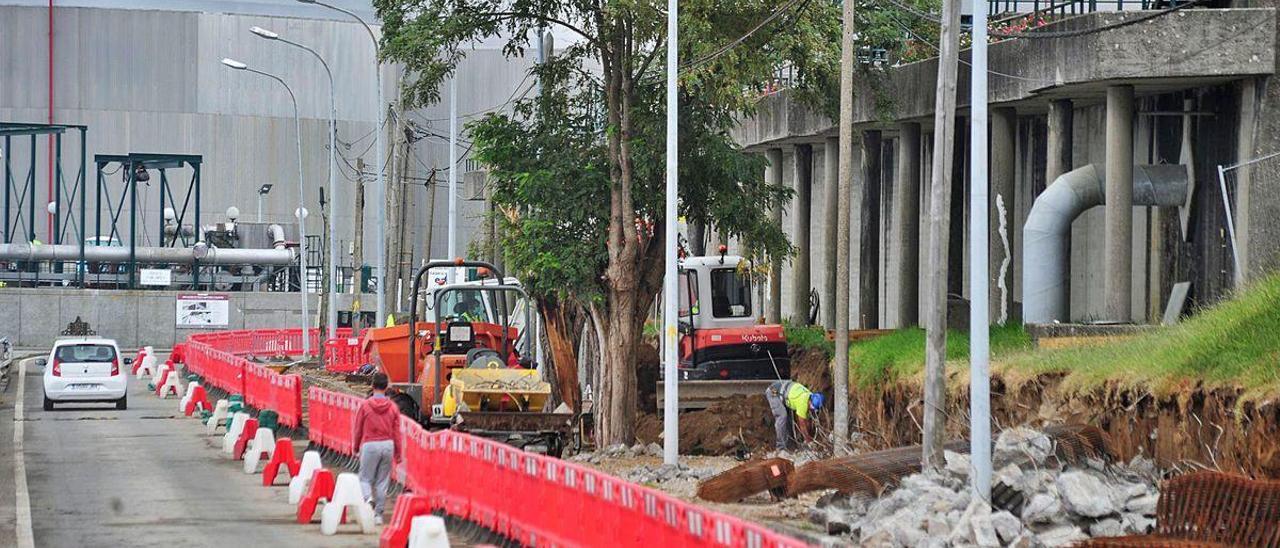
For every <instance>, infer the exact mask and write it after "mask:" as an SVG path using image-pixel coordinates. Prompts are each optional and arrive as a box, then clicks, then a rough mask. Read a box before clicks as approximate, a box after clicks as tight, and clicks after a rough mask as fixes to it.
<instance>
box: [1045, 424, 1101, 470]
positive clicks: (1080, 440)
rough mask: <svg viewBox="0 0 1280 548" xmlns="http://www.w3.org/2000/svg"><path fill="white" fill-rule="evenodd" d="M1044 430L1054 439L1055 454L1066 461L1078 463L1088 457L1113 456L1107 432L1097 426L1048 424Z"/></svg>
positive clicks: (1060, 459) (1062, 460)
mask: <svg viewBox="0 0 1280 548" xmlns="http://www.w3.org/2000/svg"><path fill="white" fill-rule="evenodd" d="M1042 432H1044V434H1045V435H1046V436H1049V439H1051V440H1053V442H1054V443H1053V450H1054V455H1055V456H1056V457H1057V458H1058V460H1059V461H1061V462H1064V463H1077V462H1081V461H1083V460H1084V459H1086V458H1094V459H1110V458H1111V457H1112V454H1111V449H1110V443H1109V442H1108V440H1107V434H1106V433H1105V432H1103V431H1102V429H1101V428H1098V427H1097V426H1092V425H1087V424H1062V425H1054V426H1046V427H1045V428H1044V429H1043V430H1042Z"/></svg>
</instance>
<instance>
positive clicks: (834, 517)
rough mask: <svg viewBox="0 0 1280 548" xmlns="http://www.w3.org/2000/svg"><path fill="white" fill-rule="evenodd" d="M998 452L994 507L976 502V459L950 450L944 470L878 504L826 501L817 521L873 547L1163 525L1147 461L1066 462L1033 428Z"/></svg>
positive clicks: (999, 542) (1017, 541)
mask: <svg viewBox="0 0 1280 548" xmlns="http://www.w3.org/2000/svg"><path fill="white" fill-rule="evenodd" d="M994 449H995V450H994V453H993V459H992V460H993V463H994V468H995V473H994V475H993V477H992V484H993V486H996V487H995V488H993V500H994V501H995V504H994V506H993V505H992V504H989V503H988V502H986V501H975V500H974V498H973V496H972V492H971V491H970V488H969V474H970V462H969V457H968V456H967V455H963V454H958V453H952V452H947V454H946V458H947V465H946V467H945V470H944V471H942V472H938V473H933V472H926V473H921V474H916V475H912V476H908V477H906V478H903V479H902V481H901V482H900V483H899V485H898V487H897V488H896V489H895V490H894V491H893V492H891V493H889V494H888V495H887V496H883V497H881V498H879V499H876V500H868V499H867V498H865V497H859V496H855V497H846V496H840V495H830V496H827V497H824V498H823V499H822V500H821V501H820V504H819V506H818V507H817V508H815V509H814V510H813V512H812V515H811V520H812V521H815V522H818V523H819V524H820V525H825V526H826V527H827V529H828V531H830V532H833V533H834V532H843V533H845V534H847V535H850V536H852V537H853V538H854V539H855V540H857V541H859V542H861V543H862V544H864V545H873V546H956V545H977V546H1016V547H1032V546H1066V545H1070V544H1072V543H1074V542H1076V541H1079V540H1083V539H1086V538H1090V537H1104V536H1117V535H1126V534H1141V533H1146V532H1149V531H1150V529H1151V528H1152V527H1153V526H1154V525H1155V519H1154V517H1155V513H1156V503H1157V500H1158V497H1159V494H1158V492H1157V490H1156V484H1157V482H1158V480H1159V474H1158V471H1157V470H1156V469H1155V466H1154V465H1153V463H1151V461H1149V460H1146V459H1142V458H1138V459H1135V460H1134V461H1133V462H1131V463H1129V464H1127V465H1109V464H1105V463H1103V462H1102V461H1100V460H1096V459H1086V460H1085V461H1084V462H1083V463H1082V464H1080V465H1071V466H1063V465H1062V464H1060V463H1059V462H1058V459H1056V458H1054V447H1053V442H1052V440H1051V439H1050V438H1049V437H1048V436H1046V435H1045V434H1043V433H1041V432H1038V431H1035V430H1031V429H1027V428H1015V429H1011V430H1006V431H1005V432H1003V433H1002V434H1001V435H1000V437H999V439H998V440H997V441H996V445H995V448H994Z"/></svg>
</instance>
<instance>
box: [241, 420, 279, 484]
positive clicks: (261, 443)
mask: <svg viewBox="0 0 1280 548" xmlns="http://www.w3.org/2000/svg"><path fill="white" fill-rule="evenodd" d="M275 450H276V435H275V433H274V432H272V431H271V429H270V428H259V429H258V431H257V432H254V433H253V439H252V440H249V447H248V448H246V449H245V450H244V473H246V474H257V473H258V463H259V462H261V459H262V457H263V456H264V455H265V456H266V457H267V460H271V455H272V454H273V453H275Z"/></svg>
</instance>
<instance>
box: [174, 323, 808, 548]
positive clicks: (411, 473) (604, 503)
mask: <svg viewBox="0 0 1280 548" xmlns="http://www.w3.org/2000/svg"><path fill="white" fill-rule="evenodd" d="M347 333H349V331H347ZM347 333H340V334H339V335H340V336H347ZM308 336H309V337H311V342H312V345H313V347H316V346H318V344H319V341H320V332H319V330H312V331H311V332H310V333H308ZM335 340H336V339H335ZM301 341H302V332H301V331H300V330H297V329H292V330H290V329H271V330H256V331H223V332H218V333H205V334H199V335H192V336H191V337H190V339H189V341H188V343H187V344H186V345H185V348H184V356H183V358H184V359H186V360H187V367H188V368H189V369H190V370H191V371H192V372H193V373H196V374H199V375H201V376H202V377H204V378H205V382H206V383H207V384H210V385H213V386H218V387H220V388H223V389H224V390H227V391H229V392H235V393H241V394H244V395H245V400H246V402H247V403H248V404H249V405H252V406H255V407H258V408H266V409H273V410H275V411H276V412H278V413H279V414H280V422H281V423H282V424H286V425H289V426H298V425H299V424H301V415H302V413H301V408H302V405H301V394H302V382H301V378H300V377H298V376H297V375H279V374H276V373H275V372H274V371H272V370H270V369H267V368H265V367H262V366H260V365H257V364H254V363H252V362H250V361H249V360H247V359H246V357H252V356H255V355H282V354H283V355H296V354H300V353H301ZM331 342H334V340H330V341H327V342H326V346H328V343H331ZM344 359H349V357H347V358H343V357H334V358H333V361H328V360H327V361H326V366H328V365H329V364H330V363H339V362H341V363H346V362H342V360H344ZM307 401H308V420H307V423H308V424H307V427H308V438H309V439H310V440H311V441H312V442H313V443H315V444H316V445H320V446H323V447H328V448H330V449H332V450H333V451H336V452H338V453H341V454H345V455H353V456H354V455H355V454H356V453H357V452H358V448H357V447H355V443H354V439H353V438H354V436H353V434H354V432H353V430H354V426H355V412H356V409H358V407H359V405H360V401H361V398H359V397H357V396H354V395H350V394H342V393H337V392H332V391H329V390H324V389H321V388H317V387H311V388H309V389H308V391H307ZM246 431H247V432H250V433H251V432H252V431H253V430H250V429H246ZM401 435H402V440H401V441H402V450H403V457H404V461H403V469H404V473H405V477H404V484H405V486H406V487H407V488H408V489H409V491H411V492H412V493H413V494H414V498H413V499H402V500H406V502H405V503H404V504H405V509H404V510H401V509H400V507H399V506H397V510H396V516H397V517H396V518H395V520H393V523H399V524H400V525H401V526H400V527H397V528H395V534H392V535H384V537H383V538H382V539H381V540H382V543H383V546H398V545H402V544H403V540H401V539H402V538H404V537H403V536H401V535H407V529H406V528H405V527H407V523H408V521H409V520H411V518H412V517H413V515H418V514H420V513H422V512H423V511H424V510H423V509H424V508H426V509H428V510H429V511H441V510H442V511H444V512H445V513H447V514H450V515H453V516H457V517H460V518H462V519H466V520H469V521H472V522H475V523H478V524H480V525H483V526H485V527H487V528H489V529H491V530H493V531H495V532H498V533H500V534H502V535H505V536H507V537H508V538H511V539H513V540H515V541H517V542H520V543H522V544H526V545H532V546H548V545H555V546H563V547H574V546H621V547H637V548H638V547H640V546H664V547H665V546H673V547H683V546H724V547H749V548H793V547H795V548H798V547H801V546H805V544H804V543H802V542H800V541H798V540H795V539H793V538H790V537H787V536H784V535H781V534H779V533H776V532H774V531H772V530H770V529H768V528H766V527H763V526H761V525H757V524H754V523H751V522H747V521H744V520H741V519H738V518H735V517H732V516H728V515H724V514H721V513H719V512H715V511H712V510H709V509H706V508H703V507H700V506H698V505H696V504H691V503H688V502H684V501H682V500H679V499H676V498H674V497H671V496H669V495H666V494H664V493H661V492H658V491H655V490H653V489H649V488H646V487H642V486H639V485H635V484H632V483H628V482H626V481H623V480H620V479H618V478H615V477H612V476H609V475H607V474H604V473H602V472H599V471H596V470H593V469H590V468H585V467H582V466H579V465H577V464H574V463H571V462H567V461H563V460H560V459H555V458H551V457H546V456H543V455H536V454H532V453H527V452H524V451H520V450H517V449H515V448H512V447H510V446H507V445H504V444H500V443H498V442H495V441H492V440H488V439H484V438H479V437H476V436H471V435H469V434H464V433H460V432H455V431H452V430H445V431H438V432H427V431H426V430H424V429H423V428H422V426H420V425H418V424H417V423H415V422H413V421H411V420H409V419H407V418H402V419H401ZM246 441H247V440H246ZM325 473H327V474H328V475H327V477H325ZM326 479H327V480H328V481H326ZM332 480H333V476H332V473H331V472H328V471H324V472H317V476H316V477H315V478H314V479H313V480H312V488H311V491H310V492H309V493H308V496H307V497H306V498H304V500H303V504H302V505H301V506H299V509H298V510H299V512H298V520H299V521H300V522H302V523H306V522H308V521H310V520H311V517H312V515H313V513H314V509H315V504H316V502H317V501H318V500H319V499H323V498H326V496H328V495H331V490H332V488H333V486H332V484H333V482H332ZM326 489H327V490H329V491H330V493H328V494H326V493H325V491H326ZM519 493H525V494H527V493H537V494H538V497H537V501H535V502H532V503H531V502H530V501H529V500H528V499H527V497H522V496H513V494H519ZM410 502H412V504H410ZM586 519H589V520H590V523H589V524H588V523H584V520H586ZM390 530H391V528H388V531H390Z"/></svg>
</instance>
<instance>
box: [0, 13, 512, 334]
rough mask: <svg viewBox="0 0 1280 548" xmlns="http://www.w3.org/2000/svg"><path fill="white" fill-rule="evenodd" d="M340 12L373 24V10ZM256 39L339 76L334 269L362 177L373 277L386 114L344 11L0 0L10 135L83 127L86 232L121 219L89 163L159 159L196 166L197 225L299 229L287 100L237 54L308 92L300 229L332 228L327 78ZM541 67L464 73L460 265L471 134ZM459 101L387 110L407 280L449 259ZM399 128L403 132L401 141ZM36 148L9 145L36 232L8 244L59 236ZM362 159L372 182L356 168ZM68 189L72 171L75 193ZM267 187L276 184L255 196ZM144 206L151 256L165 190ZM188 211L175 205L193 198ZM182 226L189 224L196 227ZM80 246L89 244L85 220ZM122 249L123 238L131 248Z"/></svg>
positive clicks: (46, 147)
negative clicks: (186, 159) (235, 220)
mask: <svg viewBox="0 0 1280 548" xmlns="http://www.w3.org/2000/svg"><path fill="white" fill-rule="evenodd" d="M333 3H334V4H335V5H337V6H339V7H342V8H344V9H348V10H350V11H352V12H354V13H356V14H357V15H359V16H360V17H362V18H364V19H365V20H366V21H369V22H370V23H376V16H375V14H374V13H373V9H372V5H371V2H369V1H367V0H346V1H336V2H333ZM253 26H259V27H263V28H266V29H269V30H271V31H274V32H277V33H279V34H280V35H281V36H282V37H286V38H288V39H290V40H292V41H295V42H298V43H300V44H304V45H307V46H309V47H312V48H313V49H315V50H316V51H317V52H318V53H319V54H320V55H322V56H323V57H324V58H325V59H326V61H327V62H328V64H329V65H330V67H331V68H332V70H333V73H334V86H335V89H336V93H335V96H336V111H337V141H338V144H337V150H338V152H339V160H338V162H337V164H338V173H339V175H338V177H337V192H336V193H333V194H336V196H328V198H327V199H329V200H332V202H333V204H334V215H335V218H334V226H335V227H336V229H337V231H338V239H339V242H340V243H339V247H338V250H339V259H338V263H339V265H342V266H347V267H350V266H351V260H352V258H351V253H350V252H351V249H352V246H351V242H352V241H353V239H354V237H355V230H354V228H355V225H356V223H355V218H354V207H353V202H354V196H355V188H356V185H355V180H356V179H357V178H360V177H363V178H364V180H365V182H366V189H365V196H366V202H367V203H368V205H369V207H368V210H367V211H366V213H365V222H366V226H367V227H368V228H367V229H366V230H365V233H364V238H363V241H364V259H365V261H364V262H365V263H366V264H374V263H375V259H374V255H373V246H374V244H375V242H376V241H377V240H376V238H378V237H379V234H378V233H377V231H376V230H375V229H374V226H375V225H374V218H375V215H374V209H373V208H374V204H375V201H374V197H375V193H374V188H373V186H374V185H373V181H374V173H375V171H376V167H375V165H374V164H375V163H376V162H375V153H374V150H373V143H374V139H373V129H374V124H375V120H376V119H377V117H378V113H377V112H375V111H376V110H377V107H376V104H377V101H375V98H374V95H375V93H374V82H373V78H374V70H375V68H374V66H375V65H374V63H373V45H372V42H371V40H370V39H369V36H368V34H367V33H366V31H365V29H364V28H363V27H362V26H361V25H359V24H358V23H356V22H354V20H352V19H350V18H348V17H346V16H344V15H342V14H340V13H336V12H332V11H329V10H326V9H323V8H320V7H317V6H313V5H306V4H302V3H299V2H296V1H295V0H248V1H238V2H220V1H214V0H178V1H141V2H126V1H120V0H72V1H66V2H63V1H59V2H56V3H47V2H43V1H36V0H0V122H7V123H53V124H69V125H82V126H87V132H86V141H87V142H86V149H87V156H88V162H89V166H88V169H87V172H88V177H89V179H90V180H89V184H90V187H89V188H90V192H89V199H88V202H89V203H88V207H89V208H90V209H89V211H88V212H87V215H88V217H89V218H90V219H92V218H93V217H94V216H95V215H97V214H101V215H103V216H105V217H110V216H111V215H112V214H113V213H112V211H110V210H109V209H108V206H107V205H105V204H97V202H95V201H94V197H93V185H94V181H93V180H92V179H93V177H94V165H93V159H94V157H95V156H97V155H125V154H129V153H162V154H182V155H194V156H199V157H200V158H201V159H202V161H201V170H202V173H201V181H202V191H203V192H202V205H201V208H202V209H201V215H200V218H199V219H198V220H197V221H196V223H195V224H198V225H211V224H214V223H221V222H225V221H226V220H227V218H226V213H225V212H226V211H227V210H228V208H230V207H235V208H237V209H238V210H239V216H240V220H241V221H259V220H260V221H262V222H265V223H279V224H281V225H285V226H290V225H292V224H294V223H295V221H294V214H295V210H296V209H297V208H298V202H299V191H298V174H297V169H298V168H297V163H296V162H295V159H294V158H295V154H296V153H295V132H294V123H293V122H294V121H293V109H292V105H291V103H290V101H289V97H288V95H287V94H286V92H285V91H284V89H282V88H281V87H280V86H279V85H278V84H277V83H276V82H273V81H271V80H269V79H267V78H262V77H258V76H255V75H252V74H246V73H244V72H242V71H235V70H230V69H228V68H227V67H225V66H223V65H222V64H221V63H220V62H219V61H220V60H221V59H222V58H233V59H238V60H240V61H243V62H246V63H248V64H250V65H251V66H253V67H254V68H257V69H260V70H263V71H266V72H270V73H273V74H277V75H279V76H280V77H281V78H282V79H284V80H285V81H286V82H288V84H289V86H290V87H291V88H292V89H293V90H294V93H295V94H296V95H297V100H298V108H299V114H300V118H301V122H300V123H301V136H302V145H301V146H302V171H303V175H302V177H303V180H304V181H305V183H304V186H305V192H304V196H305V207H306V208H307V209H308V210H309V212H310V215H309V216H308V218H307V220H306V232H307V233H308V234H310V235H313V236H318V235H320V234H321V233H322V226H321V218H320V216H319V215H318V214H317V213H318V211H319V209H320V205H319V189H320V188H321V187H324V186H327V183H328V169H329V167H328V166H329V149H328V147H329V143H328V135H327V131H326V126H327V125H328V118H329V83H328V79H327V77H326V75H325V73H324V71H323V69H322V67H321V65H320V64H319V63H318V62H317V61H316V60H315V58H314V57H312V56H310V55H309V54H308V53H306V52H305V51H302V50H300V49H296V48H291V47H289V46H286V45H284V44H280V43H275V42H271V41H268V40H263V39H261V38H259V37H257V36H254V35H253V34H250V32H249V29H250V27H253ZM374 31H375V32H376V31H377V27H376V25H375V26H374ZM533 62H534V60H533V58H532V56H531V57H530V58H516V59H511V60H509V59H507V58H506V57H505V56H504V55H503V54H502V52H501V50H500V48H499V47H498V46H494V45H490V44H477V45H476V46H475V47H474V48H473V49H472V50H470V51H469V52H468V55H467V58H466V59H465V60H464V61H463V62H462V64H461V65H460V68H459V72H458V82H457V89H458V97H457V110H458V112H459V114H460V122H459V131H460V133H461V135H460V139H459V145H458V149H459V150H458V158H459V162H458V166H457V179H458V187H459V191H458V194H459V197H458V211H459V213H458V221H457V224H458V251H459V253H465V252H466V251H467V249H468V247H469V246H470V244H471V241H472V239H473V238H474V237H475V236H476V235H477V234H478V232H479V230H480V227H481V226H482V224H483V213H484V203H483V201H482V200H479V199H477V198H481V197H482V192H480V191H478V190H477V189H475V188H470V187H468V186H467V185H466V182H467V181H472V182H473V184H472V185H471V186H472V187H474V186H475V184H474V181H475V180H476V177H475V176H474V175H475V174H472V176H468V174H467V173H466V172H467V171H468V169H469V168H471V167H472V163H471V162H468V161H467V159H468V152H469V146H468V145H469V143H470V140H469V139H468V138H467V136H466V128H465V124H466V123H467V122H469V121H471V120H474V119H476V118H477V117H479V116H481V115H483V114H485V113H489V112H495V111H501V110H502V109H504V108H510V105H511V104H512V101H513V99H514V98H518V97H520V95H519V94H518V92H527V90H528V88H529V87H530V86H531V84H532V81H531V79H530V78H528V77H527V70H528V68H529V67H530V66H531V65H532V63H533ZM400 76H401V69H400V67H398V66H395V65H390V64H384V65H383V66H382V78H383V95H384V97H383V101H382V104H385V105H390V104H392V103H394V102H395V98H396V96H397V89H398V83H399V78H400ZM446 88H447V86H446ZM449 101H450V96H449V93H448V91H447V89H446V91H445V92H444V94H443V96H442V100H441V102H440V103H438V104H436V105H430V106H427V107H424V108H419V109H405V110H404V111H403V114H402V115H400V116H392V115H387V114H386V113H383V114H384V116H386V120H387V125H386V127H387V132H388V137H387V150H388V154H387V156H388V160H387V163H388V164H389V165H387V166H385V168H386V173H387V178H388V179H387V180H388V181H389V184H390V185H394V184H399V185H402V187H403V191H402V192H401V193H398V194H395V196H396V197H397V198H398V199H397V200H396V204H397V206H401V207H402V208H403V209H404V215H405V219H406V227H405V230H404V238H403V240H404V241H405V242H406V244H405V245H404V246H403V250H399V251H400V252H399V253H397V251H398V250H397V249H391V248H389V250H388V262H389V264H391V265H392V266H393V267H394V266H396V265H397V264H399V265H400V266H401V268H402V270H405V271H408V270H409V269H410V268H412V265H414V264H420V263H421V262H422V261H423V260H424V259H428V258H442V257H444V256H445V254H446V240H447V233H446V232H447V227H448V219H447V211H448V194H447V186H446V185H447V182H448V170H449V167H450V166H449V151H448V132H449ZM406 127H409V128H410V129H409V130H408V131H405V128H406ZM397 129H398V130H400V131H397ZM410 133H411V135H410V136H409V137H406V135H408V134H410ZM405 139H408V140H409V141H411V142H410V143H409V144H408V146H407V150H408V152H407V153H406V154H404V155H402V156H398V158H400V159H401V162H399V163H398V164H391V163H390V159H391V158H393V146H400V143H399V141H403V140H405ZM63 141H64V142H63V147H64V152H63V156H64V158H65V161H64V164H65V165H64V166H63V167H64V168H66V169H68V170H71V171H73V172H74V171H76V170H78V168H79V161H80V159H79V150H80V148H79V147H80V143H79V142H78V141H79V136H78V134H77V132H75V131H72V132H69V133H68V134H67V135H66V136H65V138H64V140H63ZM35 143H36V145H35V146H36V148H37V156H38V158H37V160H38V161H37V162H34V163H32V162H30V160H31V158H30V152H29V146H28V143H27V142H26V141H25V140H14V141H13V143H12V146H11V147H10V150H9V158H8V160H9V161H10V162H11V165H12V167H13V173H12V174H11V175H12V178H13V185H12V186H13V187H14V189H15V190H14V194H13V195H12V196H11V197H10V205H11V208H16V207H18V200H19V197H21V198H22V199H23V200H24V202H23V204H22V207H29V206H30V205H31V204H35V205H36V208H35V211H36V220H35V222H34V223H29V222H28V221H27V218H26V215H22V217H21V218H19V217H17V216H16V215H11V216H10V217H11V218H10V219H7V220H9V221H13V223H14V229H13V230H12V232H13V234H12V236H13V241H15V242H23V243H25V242H26V241H29V240H38V241H43V242H52V241H54V240H55V238H53V237H51V236H52V232H54V230H53V229H52V225H53V220H52V215H47V214H46V213H45V207H46V204H47V203H49V202H56V201H57V200H56V199H55V198H53V197H52V196H53V193H52V192H50V191H49V189H50V188H51V187H53V186H54V185H53V182H52V181H53V178H54V176H55V174H54V172H55V170H56V167H55V166H54V165H53V163H52V162H48V161H46V160H47V159H48V158H49V157H50V156H52V155H53V153H54V146H55V145H54V142H53V140H52V139H51V138H50V139H46V138H45V137H44V136H41V137H40V138H39V139H37V140H36V141H35ZM73 151H74V157H72V152H73ZM361 161H362V162H363V173H357V169H358V168H359V167H360V164H361ZM177 171H179V170H173V173H171V174H170V176H171V177H172V178H174V179H175V180H176V179H179V178H181V177H182V176H183V175H184V174H182V173H177ZM32 172H33V173H32ZM109 173H110V176H109V179H108V181H107V182H108V184H109V185H114V186H113V187H112V188H111V192H112V193H113V194H112V197H113V198H117V199H118V197H119V196H120V194H119V192H120V188H116V187H123V185H124V184H125V183H126V182H127V181H126V180H125V179H126V178H124V177H122V176H121V174H119V173H117V172H114V171H111V172H109ZM28 175H32V176H33V177H34V180H35V184H34V188H35V193H34V195H32V196H20V194H21V191H22V190H23V188H24V187H23V183H25V178H26V177H28ZM187 176H188V177H189V175H187ZM74 178H75V174H74V173H72V174H71V176H70V177H69V178H68V180H67V181H68V185H70V184H71V182H72V179H74ZM264 184H271V185H272V189H271V190H270V191H269V192H268V193H267V194H265V195H264V196H259V192H258V191H259V189H260V188H261V187H262V186H263V185H264ZM184 190H185V189H184ZM174 192H175V193H177V191H176V190H175V191H174ZM392 192H393V189H389V191H388V193H389V194H392ZM328 194H330V193H329V192H327V191H326V195H328ZM139 196H140V197H139V201H140V203H139V204H138V205H137V213H138V216H139V218H140V219H142V220H141V221H140V228H139V229H138V230H139V233H138V234H137V238H138V245H140V246H143V245H158V244H157V242H158V241H159V239H160V238H161V235H160V234H159V231H158V230H157V228H156V227H157V226H160V224H161V222H160V217H161V215H162V214H163V212H162V208H161V201H160V197H159V196H160V190H159V188H158V187H157V186H156V184H155V182H151V183H149V184H146V185H142V188H141V189H140V191H139ZM177 198H178V200H179V201H181V198H182V196H180V195H179V196H178V197H177ZM103 201H104V202H105V201H106V200H103ZM95 205H97V206H98V207H97V211H95V210H94V208H95ZM128 207H129V206H128V204H127V202H126V205H125V208H126V210H127V209H128ZM259 211H260V212H261V213H259ZM10 213H12V212H10ZM122 215H128V212H127V211H126V212H125V213H123V214H122ZM259 215H261V219H259ZM64 221H65V217H64ZM185 222H187V223H191V222H192V221H191V217H187V220H186V221H185ZM28 224H31V225H33V226H30V227H28V226H27V225H28ZM290 230H293V229H292V228H290ZM294 232H296V230H295V231H294ZM87 236H88V237H90V238H92V237H94V230H93V223H92V220H91V221H90V223H89V230H88V234H87ZM115 238H117V239H119V240H122V241H125V242H127V241H128V240H127V238H128V236H116V237H115ZM65 243H75V242H73V241H68V242H65ZM392 243H394V242H392ZM311 266H313V267H318V262H317V261H312V262H311ZM313 275H316V276H318V274H315V273H313ZM387 289H388V293H387V295H388V299H389V300H390V299H394V298H395V297H396V296H397V295H400V296H402V297H403V296H406V295H407V293H408V289H407V287H406V288H403V291H398V290H397V288H396V287H390V286H389V287H388V288H387ZM365 304H366V307H368V306H371V304H372V303H365ZM392 309H394V308H392Z"/></svg>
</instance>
